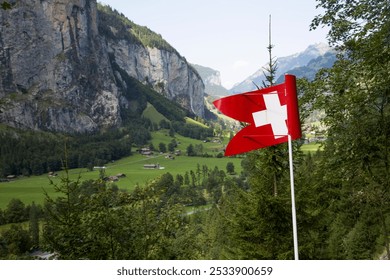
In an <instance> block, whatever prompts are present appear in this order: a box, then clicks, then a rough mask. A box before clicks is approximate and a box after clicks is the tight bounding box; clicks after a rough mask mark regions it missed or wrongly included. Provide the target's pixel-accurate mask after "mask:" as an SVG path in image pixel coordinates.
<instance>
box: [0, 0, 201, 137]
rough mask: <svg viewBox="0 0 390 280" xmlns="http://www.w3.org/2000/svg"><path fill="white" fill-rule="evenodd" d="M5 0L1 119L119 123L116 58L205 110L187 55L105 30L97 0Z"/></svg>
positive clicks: (17, 123) (0, 31)
mask: <svg viewBox="0 0 390 280" xmlns="http://www.w3.org/2000/svg"><path fill="white" fill-rule="evenodd" d="M9 2H11V3H13V7H12V9H11V10H7V11H3V10H0V122H1V123H6V124H8V125H11V126H14V127H20V128H31V129H47V130H53V131H66V132H86V131H95V130H97V129H100V128H107V127H112V126H119V125H120V124H121V123H122V118H121V111H123V110H127V108H129V105H130V104H129V103H130V102H131V101H129V100H128V99H126V97H125V94H124V92H123V88H124V87H123V85H118V75H119V74H118V73H117V71H115V70H114V68H113V63H115V65H117V66H119V67H121V68H122V69H123V70H124V71H125V72H126V73H127V74H128V75H130V76H132V77H134V78H136V79H138V80H139V81H141V82H143V83H147V84H149V85H151V86H152V87H154V88H155V89H156V90H158V91H159V92H160V93H161V94H164V95H165V96H167V97H168V98H169V99H171V100H175V101H177V102H180V103H181V104H182V105H183V106H184V107H185V108H187V109H189V110H192V111H193V112H194V113H195V114H197V115H202V114H203V91H204V86H203V83H202V81H201V79H200V77H199V76H198V74H197V73H196V71H194V70H193V69H192V68H191V67H190V66H188V64H187V62H186V61H185V59H184V58H182V57H181V56H180V55H179V54H178V53H177V52H176V51H174V50H165V49H158V48H155V47H149V46H145V45H143V44H142V42H140V41H137V40H129V39H126V37H124V38H114V37H112V36H111V37H109V38H108V37H107V36H105V34H102V33H101V31H100V30H101V29H100V28H99V12H98V9H97V3H96V1H95V0H19V1H9ZM129 38H130V37H129ZM127 90H131V89H127Z"/></svg>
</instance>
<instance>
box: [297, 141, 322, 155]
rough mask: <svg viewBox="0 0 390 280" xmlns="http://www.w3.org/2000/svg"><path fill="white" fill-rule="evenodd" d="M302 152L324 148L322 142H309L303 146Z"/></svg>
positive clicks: (313, 151)
mask: <svg viewBox="0 0 390 280" xmlns="http://www.w3.org/2000/svg"><path fill="white" fill-rule="evenodd" d="M301 150H302V152H304V153H309V152H310V153H315V152H317V151H318V150H320V151H321V150H322V147H321V144H320V143H309V144H304V145H302V147H301Z"/></svg>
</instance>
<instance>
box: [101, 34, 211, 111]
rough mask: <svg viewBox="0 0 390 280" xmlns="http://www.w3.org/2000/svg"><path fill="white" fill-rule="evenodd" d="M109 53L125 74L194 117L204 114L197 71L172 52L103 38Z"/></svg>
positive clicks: (201, 90)
mask: <svg viewBox="0 0 390 280" xmlns="http://www.w3.org/2000/svg"><path fill="white" fill-rule="evenodd" d="M107 46H108V49H109V52H110V53H112V54H113V57H114V60H115V62H116V63H117V64H118V65H119V67H121V68H122V69H123V70H125V71H126V73H127V74H128V75H129V76H131V77H133V78H136V79H137V80H139V81H140V82H142V83H144V84H148V85H150V86H151V87H153V89H154V90H155V91H157V92H159V93H161V94H162V95H164V96H165V97H167V98H168V99H170V100H174V101H176V102H177V103H179V104H180V105H181V106H182V107H184V108H186V109H188V110H190V111H192V112H193V113H195V114H196V115H198V116H203V114H204V104H203V93H204V84H203V81H202V79H201V78H200V76H199V74H198V73H197V72H196V71H195V70H194V69H193V68H192V67H190V65H189V64H188V63H187V62H186V61H185V59H183V58H182V57H181V56H179V54H177V53H176V52H170V51H167V50H163V49H158V48H151V47H148V46H144V45H139V44H129V42H128V41H127V40H120V41H115V40H107Z"/></svg>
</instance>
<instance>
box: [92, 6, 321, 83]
mask: <svg viewBox="0 0 390 280" xmlns="http://www.w3.org/2000/svg"><path fill="white" fill-rule="evenodd" d="M99 2H100V3H103V4H107V5H110V6H111V7H112V8H113V9H116V10H117V11H118V12H120V13H123V14H124V15H125V16H126V17H127V18H129V19H130V20H131V21H133V22H134V23H136V24H138V25H143V26H147V27H148V28H150V29H151V30H153V31H154V32H156V33H158V34H161V36H162V37H163V38H164V39H165V40H166V41H167V42H168V43H169V44H170V45H171V46H173V47H174V48H175V49H176V50H177V51H178V52H179V53H180V54H181V55H182V56H184V57H185V58H186V59H187V61H188V62H190V63H192V64H199V65H202V66H206V67H210V68H213V69H215V70H218V71H219V72H220V74H221V82H222V85H223V86H225V87H226V88H228V89H230V88H231V87H232V86H233V85H234V84H236V83H239V82H242V81H243V80H245V79H246V78H247V77H249V76H250V75H252V74H253V73H255V72H256V71H257V70H258V69H260V68H261V67H262V66H263V65H264V64H266V62H267V60H268V51H267V46H268V44H269V32H268V29H269V28H268V26H269V16H270V15H271V19H272V45H274V48H273V56H274V57H275V58H278V57H284V56H288V55H292V54H295V53H298V52H301V51H303V50H305V49H306V47H308V46H309V45H312V44H315V43H321V42H322V43H326V42H327V39H326V34H327V29H323V28H320V29H317V30H314V31H310V23H311V21H312V20H313V19H314V17H315V16H316V15H318V14H321V10H317V9H316V0H299V1H297V0H238V1H237V0H132V1H125V0H99Z"/></svg>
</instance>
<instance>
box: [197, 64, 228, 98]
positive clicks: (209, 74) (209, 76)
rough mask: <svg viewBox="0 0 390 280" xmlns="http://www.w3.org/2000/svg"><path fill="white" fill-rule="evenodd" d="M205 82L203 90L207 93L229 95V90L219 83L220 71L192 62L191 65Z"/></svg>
mask: <svg viewBox="0 0 390 280" xmlns="http://www.w3.org/2000/svg"><path fill="white" fill-rule="evenodd" d="M192 66H193V67H194V68H195V69H196V71H198V73H199V75H200V76H201V77H202V80H203V82H204V84H205V91H206V93H207V94H208V95H211V96H214V97H221V96H226V95H229V91H228V90H227V89H226V88H224V87H223V86H222V84H221V73H220V72H219V71H217V70H214V69H212V68H209V67H205V66H201V65H197V64H193V65H192Z"/></svg>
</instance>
